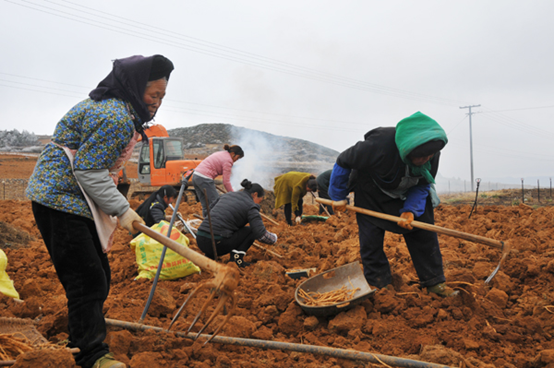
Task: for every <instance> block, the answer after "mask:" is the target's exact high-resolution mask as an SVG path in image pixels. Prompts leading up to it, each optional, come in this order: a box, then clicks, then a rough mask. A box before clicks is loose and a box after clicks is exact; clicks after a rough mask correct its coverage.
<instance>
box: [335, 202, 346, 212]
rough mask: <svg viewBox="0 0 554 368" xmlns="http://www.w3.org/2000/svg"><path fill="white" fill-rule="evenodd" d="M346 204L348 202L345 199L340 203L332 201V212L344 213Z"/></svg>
mask: <svg viewBox="0 0 554 368" xmlns="http://www.w3.org/2000/svg"><path fill="white" fill-rule="evenodd" d="M347 204H348V201H347V200H346V199H343V200H342V201H333V205H332V206H333V211H335V212H344V211H346V205H347Z"/></svg>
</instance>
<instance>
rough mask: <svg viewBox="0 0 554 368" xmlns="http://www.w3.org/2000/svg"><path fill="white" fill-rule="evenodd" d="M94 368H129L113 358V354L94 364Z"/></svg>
mask: <svg viewBox="0 0 554 368" xmlns="http://www.w3.org/2000/svg"><path fill="white" fill-rule="evenodd" d="M92 368H127V366H126V365H125V364H124V363H121V362H120V361H118V360H115V359H114V358H113V353H108V354H106V355H104V356H103V357H102V358H100V359H98V360H97V361H96V362H94V365H93V366H92Z"/></svg>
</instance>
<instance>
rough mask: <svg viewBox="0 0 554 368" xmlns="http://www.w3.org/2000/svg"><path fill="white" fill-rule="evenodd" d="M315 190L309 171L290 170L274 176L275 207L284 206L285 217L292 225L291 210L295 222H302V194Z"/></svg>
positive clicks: (313, 180) (315, 183)
mask: <svg viewBox="0 0 554 368" xmlns="http://www.w3.org/2000/svg"><path fill="white" fill-rule="evenodd" d="M316 190H317V181H316V179H315V176H313V175H312V174H309V173H303V172H297V171H290V172H288V173H286V174H283V175H280V176H278V177H276V178H275V185H274V186H273V191H274V193H275V208H280V207H281V206H283V205H284V206H285V219H286V220H287V224H289V225H291V226H292V212H294V215H295V217H296V218H295V222H296V223H297V224H299V223H301V222H302V218H301V216H302V210H303V208H302V207H303V204H304V200H303V198H304V196H305V195H306V193H308V192H315V191H316Z"/></svg>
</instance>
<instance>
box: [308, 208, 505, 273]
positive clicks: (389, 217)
mask: <svg viewBox="0 0 554 368" xmlns="http://www.w3.org/2000/svg"><path fill="white" fill-rule="evenodd" d="M316 201H317V202H319V203H323V204H327V205H332V204H333V201H331V200H329V199H325V198H316ZM346 209H348V210H351V211H354V212H358V213H361V214H364V215H369V216H373V217H377V218H380V219H383V220H388V221H392V222H398V221H400V220H402V218H400V217H397V216H392V215H387V214H385V213H381V212H376V211H371V210H366V209H365V208H360V207H355V206H350V205H347V206H346ZM410 225H412V226H413V227H417V228H419V229H423V230H428V231H433V232H435V233H438V234H443V235H448V236H453V237H455V238H460V239H465V240H469V241H471V242H475V243H481V244H485V245H488V246H490V247H494V248H500V249H501V250H502V256H501V257H500V262H498V266H496V268H495V269H494V271H492V273H491V274H490V276H489V277H487V279H486V280H485V284H488V283H489V282H490V281H491V280H492V279H493V277H494V276H495V275H496V274H497V272H498V270H500V266H501V265H502V262H503V261H504V259H505V258H506V257H507V256H508V254H509V253H510V250H511V247H510V245H509V243H507V242H506V243H504V242H503V241H500V240H494V239H490V238H485V237H483V236H479V235H473V234H469V233H464V232H462V231H457V230H452V229H447V228H445V227H440V226H436V225H431V224H428V223H426V222H420V221H412V222H411V223H410Z"/></svg>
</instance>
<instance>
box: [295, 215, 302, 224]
mask: <svg viewBox="0 0 554 368" xmlns="http://www.w3.org/2000/svg"><path fill="white" fill-rule="evenodd" d="M294 221H296V223H297V224H299V223H301V222H302V217H300V216H296V219H294Z"/></svg>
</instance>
